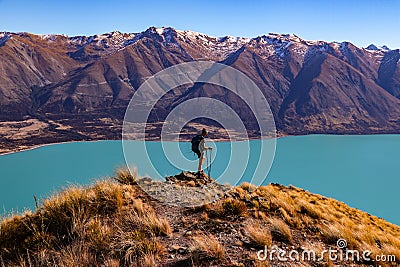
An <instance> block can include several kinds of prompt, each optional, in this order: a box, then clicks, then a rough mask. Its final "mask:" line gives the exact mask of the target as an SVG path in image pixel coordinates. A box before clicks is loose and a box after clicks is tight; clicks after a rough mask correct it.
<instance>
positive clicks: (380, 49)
mask: <svg viewBox="0 0 400 267" xmlns="http://www.w3.org/2000/svg"><path fill="white" fill-rule="evenodd" d="M365 49H367V50H372V51H389V50H390V48H389V47H387V46H386V45H383V46H376V45H374V44H370V45H369V46H367V47H366V48H365Z"/></svg>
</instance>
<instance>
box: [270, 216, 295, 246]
mask: <svg viewBox="0 0 400 267" xmlns="http://www.w3.org/2000/svg"><path fill="white" fill-rule="evenodd" d="M269 222H270V223H271V234H272V239H273V240H275V241H279V242H283V243H288V244H291V243H292V241H293V238H292V232H291V230H290V227H289V226H288V225H287V224H286V223H285V222H284V221H283V220H281V219H279V218H271V219H270V220H269Z"/></svg>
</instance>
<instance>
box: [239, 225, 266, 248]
mask: <svg viewBox="0 0 400 267" xmlns="http://www.w3.org/2000/svg"><path fill="white" fill-rule="evenodd" d="M244 230H245V232H246V235H247V237H248V238H249V239H250V241H251V242H252V243H253V244H254V245H256V246H257V247H264V246H271V244H272V236H271V231H270V230H269V229H268V228H267V227H266V226H263V225H261V224H260V223H258V222H253V223H251V224H248V225H246V226H245V227H244Z"/></svg>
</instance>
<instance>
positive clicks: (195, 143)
mask: <svg viewBox="0 0 400 267" xmlns="http://www.w3.org/2000/svg"><path fill="white" fill-rule="evenodd" d="M206 136H207V131H206V129H205V128H203V130H202V131H201V134H199V135H196V136H195V137H193V138H192V142H191V143H192V151H193V152H194V153H196V155H197V157H198V158H199V166H198V168H197V171H198V173H199V174H200V173H202V172H203V170H202V166H203V163H204V151H206V150H211V149H212V147H206V142H205V141H204V137H206Z"/></svg>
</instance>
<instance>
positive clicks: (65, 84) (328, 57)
mask: <svg viewBox="0 0 400 267" xmlns="http://www.w3.org/2000/svg"><path fill="white" fill-rule="evenodd" d="M0 58H2V62H0V77H1V79H0V110H1V111H0V120H2V121H5V122H10V121H21V120H28V119H32V118H33V119H39V120H41V121H42V122H44V123H47V124H48V127H47V128H46V129H45V130H44V132H46V131H47V132H49V131H50V132H51V134H49V135H54V136H57V135H59V136H61V137H60V138H61V139H63V138H64V139H66V140H67V139H68V136H65V135H74V136H75V137H76V138H78V139H79V140H85V139H96V138H111V139H115V138H119V137H120V130H121V125H122V120H123V115H124V112H125V109H126V106H127V105H128V103H129V101H130V99H131V97H132V96H133V94H134V92H135V91H136V90H137V89H138V88H139V87H140V85H141V84H142V83H143V82H144V81H145V80H146V79H147V78H148V77H150V76H152V75H153V74H155V73H157V72H158V71H161V70H163V69H165V68H167V67H170V66H173V65H176V64H179V63H183V62H191V61H195V60H208V61H210V60H211V61H215V62H220V63H223V64H226V65H229V66H231V67H233V68H236V69H238V70H239V71H241V72H243V73H244V74H246V75H247V76H249V77H250V78H251V79H252V80H253V81H254V82H255V83H256V85H257V86H258V87H259V88H260V90H261V91H262V93H263V94H264V96H265V97H266V98H267V100H268V101H269V104H270V106H271V111H272V113H273V115H274V117H275V120H276V125H277V130H278V132H281V133H283V134H310V133H336V134H349V133H350V134H351V133H355V134H370V133H399V132H400V120H399V118H400V64H399V59H400V52H399V49H394V50H389V49H387V47H381V48H378V47H377V46H368V47H367V48H359V47H357V46H355V45H353V44H351V43H349V42H341V43H338V42H325V41H312V40H304V39H302V38H300V37H298V36H296V35H294V34H276V33H270V34H267V35H262V36H258V37H254V38H242V37H232V36H225V37H212V36H208V35H206V34H202V33H196V32H192V31H180V30H175V29H173V28H171V27H164V28H155V27H150V28H149V29H147V30H145V31H143V32H140V33H121V32H118V31H114V32H110V33H105V34H101V35H92V36H73V37H68V36H66V35H35V34H30V33H9V32H2V33H0ZM189 87H190V86H187V87H182V88H180V89H176V90H175V89H174V90H172V91H171V92H169V93H168V96H169V97H170V99H172V100H168V99H167V98H166V100H165V101H164V102H163V103H160V104H159V106H157V109H158V110H159V111H160V114H165V113H168V112H169V110H170V108H171V105H172V104H173V103H180V102H182V101H184V100H185V99H188V98H190V97H195V96H201V95H202V94H204V95H207V96H209V97H214V96H216V97H217V98H218V95H219V99H220V100H221V101H223V102H225V103H226V104H228V105H230V106H231V107H232V108H233V109H234V110H237V109H240V108H241V107H240V106H238V105H237V101H236V100H237V97H236V98H235V96H231V95H228V96H226V97H222V95H223V93H221V90H220V89H218V88H215V87H213V86H210V85H202V86H197V87H196V90H194V91H193V92H188V91H187V90H188V89H189ZM241 119H242V120H244V121H246V120H251V118H250V117H247V116H245V115H243V116H241ZM151 120H152V121H155V122H156V121H157V119H156V118H151ZM104 121H108V122H109V123H104ZM52 122H55V124H56V125H58V126H57V127H61V128H62V129H63V130H62V131H57V130H54V129H56V128H57V127H56V126H55V127H50V126H49V125H51V123H52ZM91 124H93V125H95V126H93V125H91ZM60 125H61V126H60ZM104 126H107V127H109V126H110V127H111V128H110V127H109V129H107V130H104V129H101V128H104ZM16 127H18V126H16ZM50 128H51V129H50ZM66 128H68V130H66ZM77 136H79V137H77ZM2 138H5V139H6V140H5V141H7V142H8V143H12V142H13V141H12V140H11V139H10V138H12V137H9V136H8V135H3V137H2ZM50 139H54V138H50Z"/></svg>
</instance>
